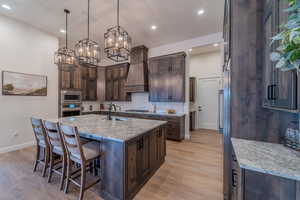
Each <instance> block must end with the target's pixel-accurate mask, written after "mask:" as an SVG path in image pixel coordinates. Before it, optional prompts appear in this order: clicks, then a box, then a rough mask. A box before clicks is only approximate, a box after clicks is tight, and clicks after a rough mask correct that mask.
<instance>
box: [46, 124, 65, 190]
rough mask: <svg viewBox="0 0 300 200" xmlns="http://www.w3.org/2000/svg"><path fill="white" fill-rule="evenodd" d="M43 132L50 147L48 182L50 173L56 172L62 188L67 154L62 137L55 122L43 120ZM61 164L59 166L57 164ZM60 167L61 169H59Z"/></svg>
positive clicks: (50, 176)
mask: <svg viewBox="0 0 300 200" xmlns="http://www.w3.org/2000/svg"><path fill="white" fill-rule="evenodd" d="M43 124H44V128H45V132H46V135H47V138H48V141H49V147H50V165H49V175H48V183H50V182H51V178H52V173H53V172H54V173H56V174H58V175H60V176H61V178H60V190H62V189H63V186H64V180H65V177H66V166H67V155H66V149H65V146H64V142H63V138H62V135H61V133H60V130H59V127H58V124H57V123H54V122H50V121H43ZM57 156H58V157H60V159H59V160H55V158H56V157H57ZM58 164H61V166H58ZM60 169H62V170H61V171H59V170H60Z"/></svg>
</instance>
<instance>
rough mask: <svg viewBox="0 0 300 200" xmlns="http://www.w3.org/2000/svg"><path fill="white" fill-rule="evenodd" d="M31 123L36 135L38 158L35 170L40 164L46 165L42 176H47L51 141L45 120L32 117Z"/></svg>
mask: <svg viewBox="0 0 300 200" xmlns="http://www.w3.org/2000/svg"><path fill="white" fill-rule="evenodd" d="M30 121H31V125H32V128H33V133H34V137H35V140H36V159H35V163H34V168H33V172H35V171H36V168H37V166H38V164H42V165H44V167H43V171H42V176H43V177H45V175H46V170H47V167H48V164H49V150H50V149H49V142H48V138H47V136H46V133H45V129H44V126H43V122H42V120H41V119H38V118H34V117H31V118H30ZM42 149H44V158H41V150H42Z"/></svg>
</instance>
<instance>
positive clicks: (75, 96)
mask: <svg viewBox="0 0 300 200" xmlns="http://www.w3.org/2000/svg"><path fill="white" fill-rule="evenodd" d="M81 101H82V97H81V91H68V90H63V91H61V103H62V104H63V103H81Z"/></svg>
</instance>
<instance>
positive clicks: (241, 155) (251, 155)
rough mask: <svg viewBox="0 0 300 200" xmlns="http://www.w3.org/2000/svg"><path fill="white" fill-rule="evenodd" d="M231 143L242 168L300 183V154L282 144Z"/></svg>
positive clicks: (233, 139) (236, 140) (242, 140)
mask: <svg viewBox="0 0 300 200" xmlns="http://www.w3.org/2000/svg"><path fill="white" fill-rule="evenodd" d="M231 141H232V145H233V149H234V152H235V155H236V158H237V161H238V163H239V166H240V167H241V168H243V169H247V170H252V171H257V172H261V173H265V174H271V175H275V176H280V177H284V178H288V179H293V180H297V181H300V152H298V151H295V150H292V149H289V148H287V147H284V146H283V145H281V144H274V143H267V142H259V141H253V140H244V139H237V138H232V139H231Z"/></svg>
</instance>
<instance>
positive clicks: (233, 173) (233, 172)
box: [231, 169, 237, 188]
mask: <svg viewBox="0 0 300 200" xmlns="http://www.w3.org/2000/svg"><path fill="white" fill-rule="evenodd" d="M236 176H237V172H236V170H235V169H232V176H231V178H232V187H234V188H236V187H237V181H236Z"/></svg>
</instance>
